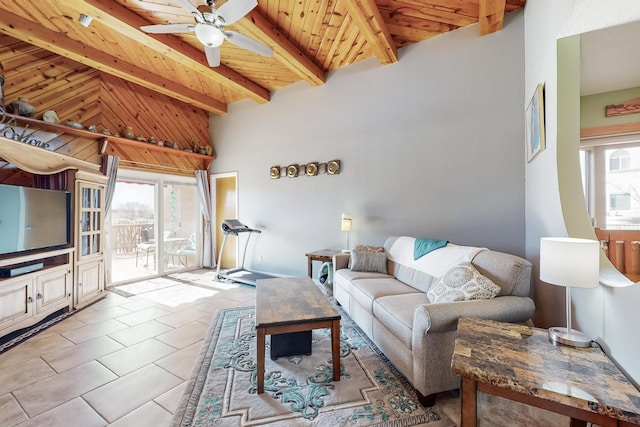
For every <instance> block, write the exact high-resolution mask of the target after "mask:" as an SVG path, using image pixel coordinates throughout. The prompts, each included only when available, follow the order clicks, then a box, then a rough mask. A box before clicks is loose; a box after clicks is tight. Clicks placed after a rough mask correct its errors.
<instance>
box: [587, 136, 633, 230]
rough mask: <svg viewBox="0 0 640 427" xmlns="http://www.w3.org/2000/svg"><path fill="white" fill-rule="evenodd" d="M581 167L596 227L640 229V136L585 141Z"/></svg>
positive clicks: (588, 204) (589, 208)
mask: <svg viewBox="0 0 640 427" xmlns="http://www.w3.org/2000/svg"><path fill="white" fill-rule="evenodd" d="M580 166H581V169H582V183H583V189H584V194H585V200H586V202H587V207H588V210H589V214H590V215H591V218H592V221H593V223H594V226H595V227H596V228H602V229H608V230H640V135H638V134H636V135H622V136H612V137H602V138H594V139H589V140H583V141H581V150H580Z"/></svg>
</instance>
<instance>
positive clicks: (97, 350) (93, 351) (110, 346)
mask: <svg viewBox="0 0 640 427" xmlns="http://www.w3.org/2000/svg"><path fill="white" fill-rule="evenodd" d="M123 348H124V346H123V345H122V344H120V343H118V342H116V341H114V340H112V339H111V338H109V337H106V336H103V337H98V338H96V339H93V340H90V341H85V342H83V343H80V344H77V345H74V346H73V347H69V348H65V349H62V350H58V351H54V352H51V353H47V354H43V355H42V358H43V359H44V360H45V361H46V362H47V363H48V364H49V365H50V366H51V367H52V368H53V369H55V370H56V372H63V371H66V370H67V369H71V368H75V367H76V366H80V365H82V364H84V363H87V362H89V361H91V360H95V359H97V358H98V357H101V356H104V355H107V354H110V353H113V352H114V351H118V350H120V349H123Z"/></svg>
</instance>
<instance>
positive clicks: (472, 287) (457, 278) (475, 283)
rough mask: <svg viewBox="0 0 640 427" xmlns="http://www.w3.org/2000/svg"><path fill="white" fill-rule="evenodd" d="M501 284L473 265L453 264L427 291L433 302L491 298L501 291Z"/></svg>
mask: <svg viewBox="0 0 640 427" xmlns="http://www.w3.org/2000/svg"><path fill="white" fill-rule="evenodd" d="M500 290H501V289H500V286H498V285H496V284H495V283H493V282H492V281H491V279H489V278H487V277H485V276H483V275H482V274H480V273H479V272H478V270H476V268H475V267H474V266H473V265H471V263H468V262H467V263H463V264H459V265H456V266H453V267H451V268H450V269H449V271H447V272H446V273H445V274H444V275H443V276H442V277H441V278H440V279H438V281H437V282H436V283H435V284H434V285H433V286H431V288H430V289H429V291H428V292H427V298H429V301H431V302H432V303H436V302H453V301H468V300H474V299H490V298H493V297H495V296H496V295H498V294H499V293H500Z"/></svg>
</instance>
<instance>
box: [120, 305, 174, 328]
mask: <svg viewBox="0 0 640 427" xmlns="http://www.w3.org/2000/svg"><path fill="white" fill-rule="evenodd" d="M167 314H171V312H170V311H168V310H163V309H160V308H158V307H148V308H145V309H142V310H140V311H136V312H134V313H131V314H127V315H125V316H120V317H117V318H116V320H117V321H119V322H122V323H125V324H127V325H129V326H135V325H139V324H140V323H144V322H148V321H149V320H154V319H157V318H158V317H162V316H166V315H167Z"/></svg>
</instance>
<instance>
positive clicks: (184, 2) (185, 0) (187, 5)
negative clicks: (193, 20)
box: [175, 0, 200, 14]
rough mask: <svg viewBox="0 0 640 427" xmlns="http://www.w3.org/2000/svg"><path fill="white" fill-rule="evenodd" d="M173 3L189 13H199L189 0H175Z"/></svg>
mask: <svg viewBox="0 0 640 427" xmlns="http://www.w3.org/2000/svg"><path fill="white" fill-rule="evenodd" d="M175 2H176V3H178V4H179V5H180V6H182V8H183V9H184V10H186V11H187V12H189V13H196V14H199V13H200V12H198V9H196V7H195V6H194V5H192V4H191V2H190V1H189V0H175Z"/></svg>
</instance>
